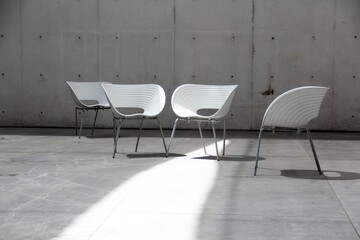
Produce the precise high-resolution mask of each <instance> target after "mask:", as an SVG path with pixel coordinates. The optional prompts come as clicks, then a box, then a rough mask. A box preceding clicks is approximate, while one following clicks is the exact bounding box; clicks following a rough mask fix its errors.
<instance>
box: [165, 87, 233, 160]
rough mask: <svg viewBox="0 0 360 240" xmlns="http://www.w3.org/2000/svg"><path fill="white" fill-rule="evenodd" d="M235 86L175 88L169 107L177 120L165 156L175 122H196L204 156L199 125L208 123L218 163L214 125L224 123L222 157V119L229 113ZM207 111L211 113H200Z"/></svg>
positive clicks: (224, 134) (224, 135)
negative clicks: (211, 131) (170, 106)
mask: <svg viewBox="0 0 360 240" xmlns="http://www.w3.org/2000/svg"><path fill="white" fill-rule="evenodd" d="M237 86H238V85H201V84H185V85H181V86H179V87H178V88H176V89H175V91H174V93H173V95H172V98H171V105H172V109H173V111H174V112H175V114H176V115H177V116H178V118H176V120H175V123H174V127H173V130H172V133H171V138H170V142H169V145H168V151H167V154H166V156H167V157H168V156H169V152H170V146H171V142H172V139H173V137H174V134H175V130H176V125H177V122H178V121H179V120H183V121H188V122H189V121H196V122H197V123H198V127H199V132H200V137H201V140H202V142H203V145H204V151H205V154H207V153H206V147H205V143H204V138H203V135H202V131H201V123H202V122H208V123H209V124H210V125H211V127H212V130H213V134H214V141H215V148H216V158H217V160H218V161H219V151H218V146H217V141H216V132H215V124H216V123H218V122H221V121H223V123H224V133H223V155H225V137H226V124H225V119H224V117H225V115H226V114H227V113H228V112H229V109H230V105H231V103H232V101H233V98H234V96H235V93H236V88H237ZM209 110H210V111H212V112H213V113H212V114H203V113H202V111H209Z"/></svg>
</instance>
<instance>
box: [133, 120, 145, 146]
mask: <svg viewBox="0 0 360 240" xmlns="http://www.w3.org/2000/svg"><path fill="white" fill-rule="evenodd" d="M143 122H144V118H142V119H141V122H140V127H139V134H138V137H137V140H136V146H135V152H137V149H138V146H139V140H140V135H141V131H142V125H143Z"/></svg>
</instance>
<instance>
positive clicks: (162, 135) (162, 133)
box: [156, 118, 168, 153]
mask: <svg viewBox="0 0 360 240" xmlns="http://www.w3.org/2000/svg"><path fill="white" fill-rule="evenodd" d="M156 119H157V121H158V124H159V128H160V132H161V138H162V141H163V144H164V148H165V153H167V151H168V150H167V148H166V143H165V138H164V132H163V130H162V127H161V122H160V120H159V118H156Z"/></svg>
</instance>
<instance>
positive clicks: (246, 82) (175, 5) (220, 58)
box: [0, 0, 360, 130]
mask: <svg viewBox="0 0 360 240" xmlns="http://www.w3.org/2000/svg"><path fill="white" fill-rule="evenodd" d="M359 13H360V1H358V0H316V1H314V0H221V1H219V0H0V82H1V88H0V125H2V126H57V127H69V126H73V123H74V109H73V107H74V105H73V101H72V98H71V95H70V92H69V89H68V87H67V85H66V83H65V82H66V81H69V80H71V81H98V80H102V81H110V82H113V83H158V84H160V85H162V86H163V87H164V89H165V91H166V93H167V101H168V104H167V106H166V108H165V111H164V113H163V114H162V120H163V124H164V126H165V127H166V128H171V127H172V124H173V120H174V119H175V115H174V114H173V112H172V110H171V106H170V99H171V94H172V92H173V90H174V89H175V88H176V87H177V86H179V85H181V84H184V83H209V84H239V91H238V93H237V95H236V98H235V101H234V104H233V106H232V108H231V113H230V114H229V120H228V121H229V124H228V126H229V127H230V128H232V129H256V128H258V127H259V125H260V122H261V119H262V116H263V114H264V112H265V110H266V108H267V106H268V105H269V103H270V102H271V101H272V100H273V99H274V98H275V97H276V96H278V95H279V94H281V93H282V92H284V91H286V90H288V89H290V88H293V87H297V86H302V85H324V86H329V87H331V91H330V93H329V94H328V95H327V97H326V100H325V103H324V105H323V107H322V110H321V114H320V118H318V119H317V120H315V121H314V122H313V123H312V125H311V126H312V127H313V128H316V129H327V130H360V104H359V102H357V100H358V99H359V93H358V92H359V90H360V14H359ZM266 92H268V93H270V95H264V93H266ZM92 118H93V114H92V113H90V112H89V113H88V114H87V115H86V119H85V121H86V122H87V123H88V124H91V120H92ZM111 124H112V120H111V113H110V112H106V111H104V112H101V114H100V117H99V125H100V126H103V127H110V126H111ZM136 125H137V123H128V124H127V125H126V126H128V127H132V126H136ZM124 126H125V125H124ZM155 126H156V123H155V122H154V123H151V122H150V123H148V124H147V125H146V127H155ZM180 127H188V125H180Z"/></svg>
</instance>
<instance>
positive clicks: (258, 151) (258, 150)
mask: <svg viewBox="0 0 360 240" xmlns="http://www.w3.org/2000/svg"><path fill="white" fill-rule="evenodd" d="M263 131H264V128H261V129H260V132H259V139H258V147H257V153H256V162H255V170H254V176H256V172H257V168H258V161H259V153H260V144H261V134H262V132H263Z"/></svg>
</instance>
